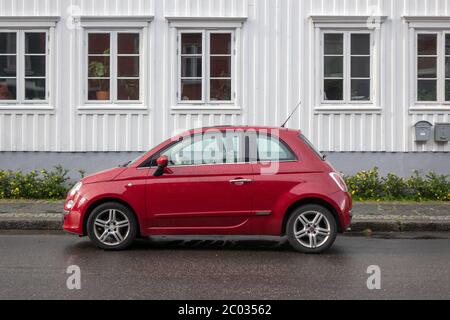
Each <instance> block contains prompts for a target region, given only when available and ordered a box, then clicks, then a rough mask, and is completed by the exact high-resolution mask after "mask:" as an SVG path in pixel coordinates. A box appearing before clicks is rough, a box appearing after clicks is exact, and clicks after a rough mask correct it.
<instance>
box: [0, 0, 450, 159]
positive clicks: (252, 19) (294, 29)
mask: <svg viewBox="0 0 450 320" xmlns="http://www.w3.org/2000/svg"><path fill="white" fill-rule="evenodd" d="M374 11H377V12H378V14H381V15H384V16H387V20H386V22H384V23H383V25H382V31H381V33H382V35H381V44H380V45H381V50H380V52H381V59H382V61H381V70H382V72H381V74H380V77H381V108H382V109H381V112H372V113H371V112H362V111H361V112H355V111H352V112H351V111H345V112H343V111H332V112H331V111H327V112H323V111H321V112H316V111H315V105H314V96H315V92H313V91H312V84H313V82H314V81H315V70H314V65H315V60H314V59H316V57H315V56H314V46H315V44H314V41H315V40H314V39H315V38H314V26H313V24H312V22H311V20H310V19H309V16H311V15H314V16H316V15H343V16H346V15H362V16H363V15H371V14H373V13H374ZM70 12H75V13H77V14H80V15H102V16H104V15H115V16H117V15H119V16H123V15H130V16H133V15H136V16H145V15H148V16H154V20H153V22H151V23H150V27H149V34H148V41H149V46H148V50H149V52H147V53H146V54H147V57H148V59H149V60H148V61H149V68H148V70H146V72H148V80H149V81H147V82H146V83H147V87H146V88H145V90H146V92H147V93H148V97H149V99H148V103H147V104H148V105H147V107H148V108H147V109H146V110H126V109H124V110H109V111H101V110H95V111H89V110H83V111H80V110H78V107H79V100H80V97H79V92H80V91H79V88H78V85H79V77H80V66H79V61H80V59H79V58H80V57H79V55H80V54H81V53H82V48H79V43H80V39H79V36H80V32H77V31H76V30H73V29H70V28H68V25H69V24H68V21H67V18H68V16H69V14H70ZM21 15H24V16H60V17H61V20H60V21H59V22H58V24H57V27H56V33H55V37H56V39H55V44H56V47H57V51H56V52H54V53H53V57H54V59H55V66H56V71H57V72H56V79H54V80H55V83H56V84H57V90H56V92H55V93H54V94H55V97H56V103H55V106H54V108H55V109H54V110H50V111H48V110H15V111H14V110H7V109H5V108H4V107H1V106H0V151H71V152H72V151H73V152H82V151H144V150H148V149H149V148H151V147H152V146H153V145H155V144H156V143H158V142H160V141H162V140H163V139H165V138H167V137H169V136H171V135H172V134H173V133H174V132H177V131H180V130H183V129H188V128H192V127H201V126H210V125H218V124H250V125H252V124H258V125H274V126H279V125H280V124H281V123H282V122H283V121H284V119H285V118H286V117H287V114H288V112H289V110H291V109H292V108H293V107H294V106H295V105H296V104H297V102H298V101H299V100H300V99H301V100H302V102H303V104H302V107H301V110H300V112H298V113H297V114H296V115H295V116H294V117H293V118H292V120H291V121H290V123H289V126H290V127H293V128H300V129H302V130H303V131H304V133H305V134H306V135H307V136H309V137H310V138H311V140H312V141H313V142H314V143H315V144H316V145H317V146H318V147H319V148H320V149H321V150H324V151H367V152H370V151H387V152H407V151H450V144H436V143H434V142H432V141H430V142H429V143H427V144H426V145H418V144H416V143H415V142H414V130H413V125H414V123H416V122H417V121H419V120H428V121H430V122H432V123H435V122H449V121H450V110H449V111H444V112H440V113H439V112H436V113H432V112H414V113H413V112H410V110H409V108H410V101H409V95H410V88H409V81H410V77H411V76H412V73H410V71H411V70H409V63H408V61H409V56H410V45H409V39H408V35H409V27H408V25H407V24H406V23H405V21H403V20H402V18H401V17H402V16H404V15H411V16H414V15H418V16H423V15H430V16H436V15H437V16H442V15H449V20H450V0H2V1H0V16H21ZM166 16H172V17H173V16H175V17H177V16H183V17H222V16H223V17H247V18H248V19H247V21H246V22H245V23H244V26H243V28H242V31H241V43H242V45H241V47H240V52H239V54H240V55H241V57H242V67H241V68H240V74H239V75H238V77H240V82H241V88H240V89H239V90H241V92H240V94H241V100H242V106H241V107H242V110H241V111H240V112H236V111H222V112H221V111H220V110H214V111H192V110H191V111H179V110H177V111H172V110H171V104H172V101H173V96H172V93H173V88H172V86H173V85H172V84H173V83H174V81H173V80H174V77H176V66H175V65H174V62H173V60H172V59H171V57H172V55H171V53H172V52H171V50H175V49H174V48H175V46H176V43H175V42H174V41H175V32H174V31H173V30H172V29H170V28H169V24H168V22H167V20H166V19H165V17H166Z"/></svg>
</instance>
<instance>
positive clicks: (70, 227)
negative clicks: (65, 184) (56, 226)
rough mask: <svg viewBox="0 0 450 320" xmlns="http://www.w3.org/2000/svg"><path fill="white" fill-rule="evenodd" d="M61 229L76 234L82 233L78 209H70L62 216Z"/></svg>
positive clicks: (81, 222) (80, 216) (81, 221)
mask: <svg viewBox="0 0 450 320" xmlns="http://www.w3.org/2000/svg"><path fill="white" fill-rule="evenodd" d="M63 229H64V230H65V231H67V232H70V233H74V234H77V235H83V220H82V215H81V212H80V211H77V210H72V211H69V213H68V214H65V215H64V218H63Z"/></svg>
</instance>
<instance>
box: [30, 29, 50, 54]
mask: <svg viewBox="0 0 450 320" xmlns="http://www.w3.org/2000/svg"><path fill="white" fill-rule="evenodd" d="M45 38H46V34H45V33H43V32H39V33H37V32H33V33H28V32H27V33H25V53H38V54H45V46H46V41H45Z"/></svg>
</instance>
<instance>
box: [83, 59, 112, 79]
mask: <svg viewBox="0 0 450 320" xmlns="http://www.w3.org/2000/svg"><path fill="white" fill-rule="evenodd" d="M88 59H89V77H93V78H104V77H109V69H110V68H109V57H105V56H97V57H96V56H93V57H89V58H88Z"/></svg>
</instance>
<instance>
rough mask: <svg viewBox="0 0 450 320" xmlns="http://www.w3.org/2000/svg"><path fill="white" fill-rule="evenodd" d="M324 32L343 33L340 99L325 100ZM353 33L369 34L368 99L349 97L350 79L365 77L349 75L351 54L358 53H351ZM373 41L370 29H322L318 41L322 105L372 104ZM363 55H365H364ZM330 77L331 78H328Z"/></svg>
mask: <svg viewBox="0 0 450 320" xmlns="http://www.w3.org/2000/svg"><path fill="white" fill-rule="evenodd" d="M326 34H342V35H343V54H342V56H343V99H342V100H325V80H326V78H325V75H324V71H325V52H324V49H325V35H326ZM353 34H369V36H370V79H369V80H370V98H369V100H352V99H351V80H352V79H365V78H352V77H351V59H352V57H353V56H358V55H352V54H351V36H352V35H353ZM374 44H375V43H374V41H373V32H372V31H364V30H345V31H338V30H326V29H323V30H322V34H321V42H320V54H321V69H320V70H321V73H320V76H321V83H322V86H321V89H320V96H321V101H320V103H321V104H322V105H324V104H325V105H327V104H356V105H358V104H368V105H370V104H373V99H374V90H373V78H374V74H373V70H374V63H373V56H374ZM364 56H365V55H364ZM330 79H332V78H330ZM336 79H338V78H336Z"/></svg>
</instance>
